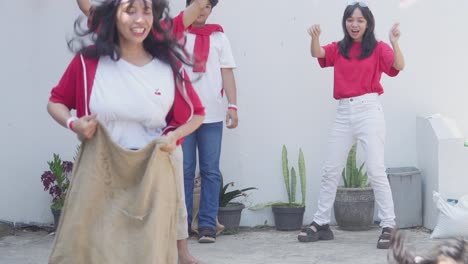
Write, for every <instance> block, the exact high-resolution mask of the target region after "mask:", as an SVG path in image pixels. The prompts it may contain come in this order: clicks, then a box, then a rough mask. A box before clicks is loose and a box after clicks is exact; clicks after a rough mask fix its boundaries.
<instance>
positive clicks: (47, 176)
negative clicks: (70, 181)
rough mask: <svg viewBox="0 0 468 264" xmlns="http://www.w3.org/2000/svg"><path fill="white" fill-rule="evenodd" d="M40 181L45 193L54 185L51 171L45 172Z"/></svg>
mask: <svg viewBox="0 0 468 264" xmlns="http://www.w3.org/2000/svg"><path fill="white" fill-rule="evenodd" d="M41 181H42V184H44V191H47V190H49V188H50V187H51V185H53V184H54V182H55V175H54V174H53V173H52V172H51V171H45V172H44V173H43V174H42V176H41Z"/></svg>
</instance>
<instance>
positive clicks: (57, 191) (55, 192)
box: [49, 185, 62, 200]
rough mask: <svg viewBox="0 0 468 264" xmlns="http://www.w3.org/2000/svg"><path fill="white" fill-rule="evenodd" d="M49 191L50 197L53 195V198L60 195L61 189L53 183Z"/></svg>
mask: <svg viewBox="0 0 468 264" xmlns="http://www.w3.org/2000/svg"><path fill="white" fill-rule="evenodd" d="M49 193H50V194H51V195H52V197H54V200H55V199H58V198H60V196H61V195H62V190H60V187H58V186H57V185H54V186H53V187H52V188H50V190H49Z"/></svg>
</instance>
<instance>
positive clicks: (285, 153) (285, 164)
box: [281, 145, 291, 201]
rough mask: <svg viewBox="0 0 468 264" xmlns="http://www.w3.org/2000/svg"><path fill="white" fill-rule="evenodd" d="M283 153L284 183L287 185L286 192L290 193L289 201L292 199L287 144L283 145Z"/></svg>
mask: <svg viewBox="0 0 468 264" xmlns="http://www.w3.org/2000/svg"><path fill="white" fill-rule="evenodd" d="M281 154H282V166H283V178H284V184H285V187H286V192H287V193H288V201H291V190H290V187H289V164H288V150H287V149H286V146H285V145H283V150H282V152H281Z"/></svg>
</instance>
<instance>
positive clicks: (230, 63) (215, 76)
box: [185, 32, 236, 123]
mask: <svg viewBox="0 0 468 264" xmlns="http://www.w3.org/2000/svg"><path fill="white" fill-rule="evenodd" d="M195 38H196V35H195V34H192V33H187V38H186V42H185V48H186V50H187V51H188V53H189V54H190V55H191V56H193V50H194V46H195ZM235 67H236V63H235V61H234V56H233V55H232V50H231V44H230V43H229V39H228V38H227V37H226V34H224V33H223V32H214V33H213V34H211V35H210V51H209V55H208V60H207V62H206V72H193V69H192V67H189V66H187V67H186V68H187V74H188V75H189V77H190V80H191V81H192V85H193V87H194V88H195V91H196V92H197V94H198V96H199V97H200V100H201V101H202V103H203V105H204V106H205V113H206V115H205V120H204V123H215V122H220V121H223V120H224V119H225V117H226V110H227V104H226V100H225V99H224V96H223V93H222V89H223V79H222V76H221V69H222V68H235Z"/></svg>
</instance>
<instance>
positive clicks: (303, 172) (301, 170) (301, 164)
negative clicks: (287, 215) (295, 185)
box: [298, 148, 306, 205]
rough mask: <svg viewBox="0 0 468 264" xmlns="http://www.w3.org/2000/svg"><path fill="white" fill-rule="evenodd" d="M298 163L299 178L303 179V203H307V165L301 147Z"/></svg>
mask: <svg viewBox="0 0 468 264" xmlns="http://www.w3.org/2000/svg"><path fill="white" fill-rule="evenodd" d="M298 165H299V178H300V179H301V195H302V204H303V205H305V199H306V167H305V159H304V153H302V149H301V148H299V160H298Z"/></svg>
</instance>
